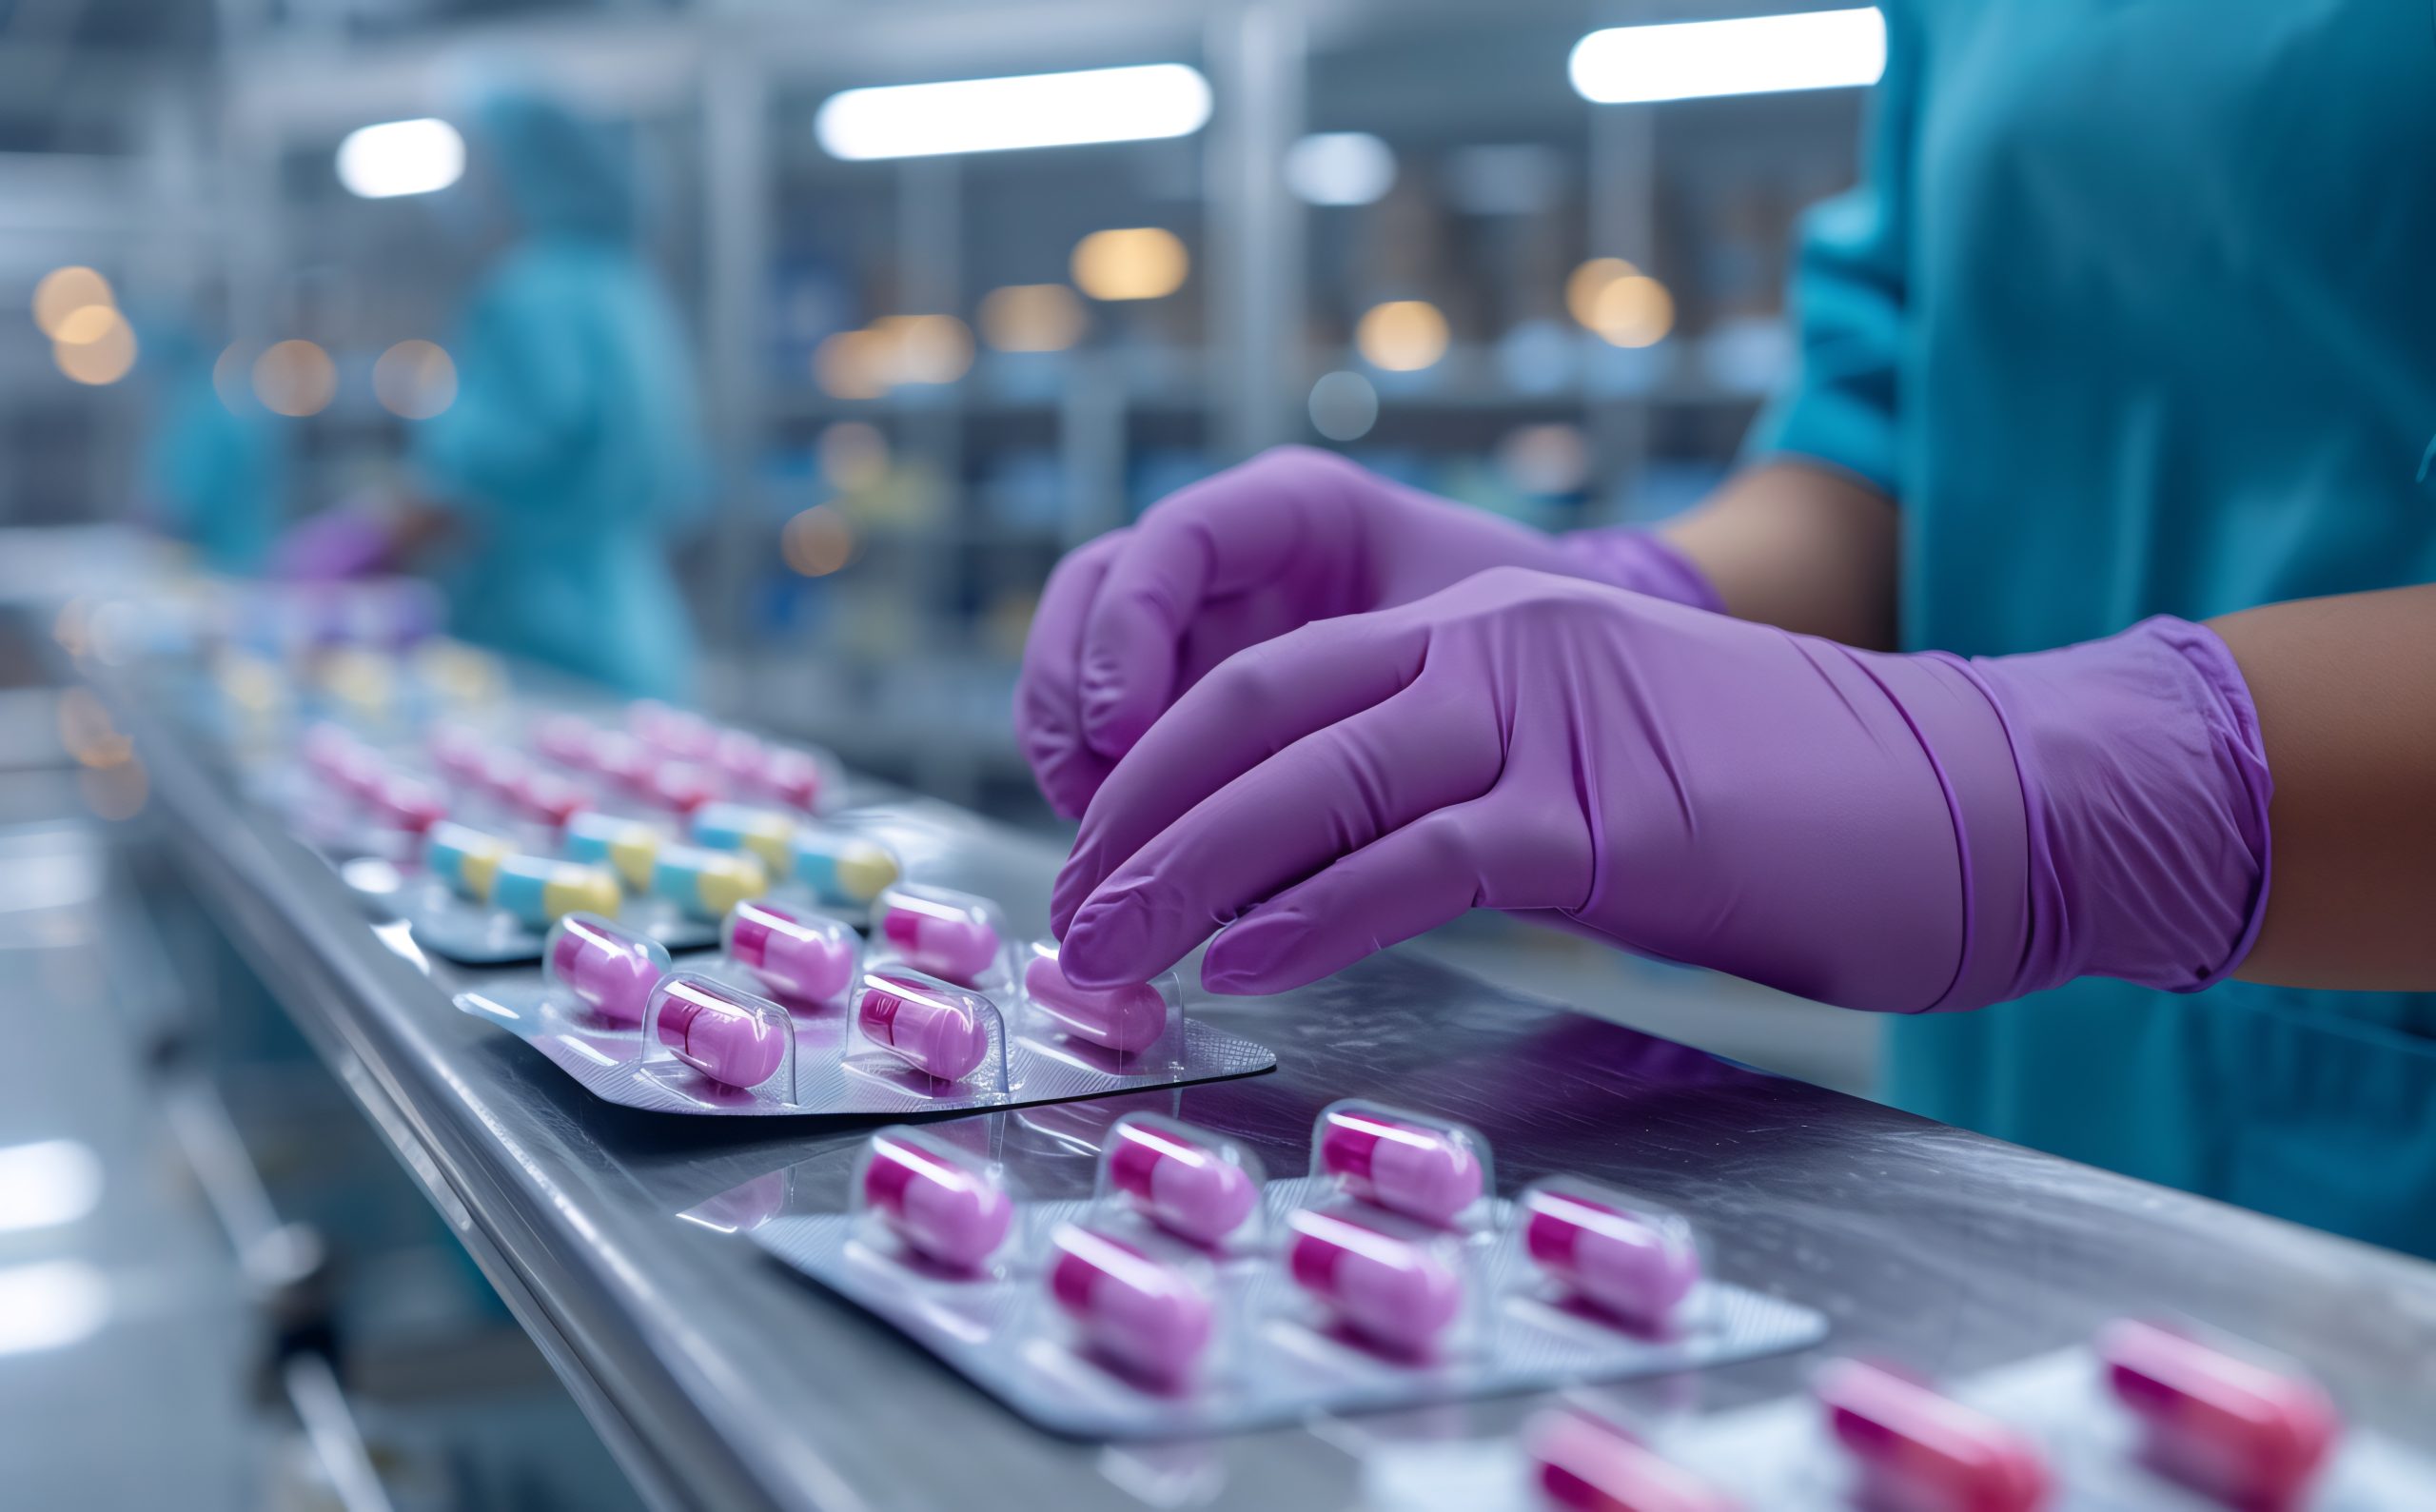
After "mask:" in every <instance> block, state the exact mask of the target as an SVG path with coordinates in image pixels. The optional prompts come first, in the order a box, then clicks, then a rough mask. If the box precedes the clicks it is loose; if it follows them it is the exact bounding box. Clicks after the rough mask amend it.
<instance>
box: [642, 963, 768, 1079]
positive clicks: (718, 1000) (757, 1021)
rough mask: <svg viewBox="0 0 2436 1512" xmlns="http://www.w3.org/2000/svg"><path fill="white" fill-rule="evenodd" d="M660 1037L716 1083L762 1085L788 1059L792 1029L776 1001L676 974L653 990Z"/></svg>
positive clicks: (669, 1047)
mask: <svg viewBox="0 0 2436 1512" xmlns="http://www.w3.org/2000/svg"><path fill="white" fill-rule="evenodd" d="M651 1001H653V1002H655V1003H657V1004H658V1017H657V1018H656V1019H654V1020H653V1022H654V1023H655V1024H656V1025H657V1026H658V1030H657V1032H658V1035H659V1042H660V1043H661V1044H662V1045H665V1046H667V1047H668V1049H669V1050H670V1051H672V1052H673V1053H674V1054H675V1055H676V1056H677V1058H678V1060H681V1061H683V1062H684V1063H685V1064H686V1065H688V1066H691V1067H693V1068H694V1069H695V1070H697V1071H700V1072H701V1073H702V1074H703V1075H705V1076H708V1077H709V1078H711V1080H713V1081H715V1082H722V1083H725V1084H726V1085H727V1086H730V1087H758V1086H760V1085H761V1084H762V1083H763V1082H766V1081H768V1080H769V1079H770V1078H771V1077H772V1076H773V1075H775V1074H776V1072H777V1070H778V1068H779V1067H780V1066H781V1065H783V1064H785V1062H786V1056H787V1039H788V1036H789V1035H791V1034H792V1033H793V1032H794V1031H793V1030H792V1029H791V1028H790V1027H789V1026H788V1024H787V1022H786V1015H785V1013H784V1012H783V1011H780V1010H778V1009H777V1008H776V1006H775V1005H772V1004H766V1003H759V1002H758V1001H757V1000H756V999H754V998H751V997H748V996H746V995H745V994H743V993H741V992H737V991H736V990H735V989H734V988H731V987H725V986H722V985H720V984H719V983H717V982H714V981H712V980H711V979H710V978H708V977H704V976H672V977H669V978H667V979H666V980H664V981H662V982H661V983H660V984H659V986H658V988H656V989H655V990H654V991H653V992H652V994H651Z"/></svg>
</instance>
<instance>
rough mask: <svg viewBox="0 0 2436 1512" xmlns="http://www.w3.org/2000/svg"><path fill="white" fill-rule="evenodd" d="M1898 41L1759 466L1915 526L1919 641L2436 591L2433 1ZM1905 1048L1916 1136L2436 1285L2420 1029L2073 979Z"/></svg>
mask: <svg viewBox="0 0 2436 1512" xmlns="http://www.w3.org/2000/svg"><path fill="white" fill-rule="evenodd" d="M1884 10H1885V11H1886V14H1887V19H1888V33H1889V35H1888V45H1889V53H1888V66H1887V71H1886V75H1885V78H1884V80H1883V81H1882V82H1881V84H1880V86H1879V88H1878V92H1877V97H1876V100H1875V101H1874V108H1873V119H1872V124H1871V127H1870V130H1869V134H1868V139H1867V144H1866V147H1865V154H1866V162H1865V166H1864V174H1863V182H1862V184H1861V185H1860V187H1857V188H1856V189H1855V190H1853V191H1852V192H1850V193H1848V194H1846V195H1844V196H1842V197H1841V198H1839V199H1837V200H1833V201H1830V202H1828V203H1827V204H1825V205H1823V206H1819V207H1818V208H1817V209H1816V210H1814V211H1813V212H1812V214H1811V216H1810V218H1809V219H1808V221H1807V222H1806V224H1805V226H1804V228H1803V233H1802V243H1801V246H1800V250H1799V256H1798V265H1797V268H1796V271H1795V275H1794V285H1793V290H1792V300H1793V304H1794V307H1795V309H1796V312H1797V321H1798V332H1799V350H1800V354H1801V355H1800V367H1799V371H1798V374H1797V376H1796V378H1795V380H1794V381H1793V382H1792V383H1790V384H1789V385H1788V386H1787V388H1786V389H1785V391H1784V392H1782V393H1781V394H1779V395H1778V399H1777V401H1776V403H1774V404H1772V405H1771V407H1770V409H1769V411H1768V412H1767V413H1766V414H1765V415H1764V416H1763V417H1762V420H1761V422H1760V425H1759V427H1758V430H1757V431H1756V432H1755V433H1754V436H1753V439H1752V449H1753V451H1754V452H1755V453H1756V454H1767V453H1789V454H1794V455H1798V456H1802V457H1807V458H1812V459H1816V460H1818V461H1824V462H1827V463H1829V464H1832V465H1833V466H1835V467H1837V468H1840V469H1842V470H1845V471H1847V472H1850V473H1852V474H1855V475H1857V476H1858V477H1860V478H1861V479H1864V480H1866V481H1869V482H1870V483H1872V484H1874V485H1876V487H1878V488H1880V489H1882V490H1884V491H1885V492H1886V493H1887V494H1888V495H1889V496H1890V497H1891V498H1893V499H1894V500H1895V501H1896V503H1897V505H1898V507H1899V508H1900V510H1901V515H1902V550H1903V557H1902V568H1901V620H1902V636H1903V640H1904V642H1905V644H1906V645H1907V646H1908V647H1910V648H1914V649H1924V648H1931V647H1935V648H1941V649H1945V650H1950V651H1955V652H1960V653H1964V654H1971V655H2003V654H2006V653H2010V652H2020V651H2032V650H2036V649H2040V648H2043V647H2050V646H2058V645H2064V644H2068V643H2071V642H2073V641H2079V640H2086V639H2090V638H2096V637H2101V636H2107V635H2111V634H2112V633H2114V632H2116V631H2118V630H2121V629H2123V628H2125V627H2126V626H2128V625H2130V624H2131V623H2132V622H2133V621H2135V620H2137V619H2141V618H2142V617H2144V616H2147V615H2152V614H2172V615H2180V616H2183V617H2185V618H2188V619H2206V618H2208V617H2210V616H2213V615H2221V614H2226V613H2229V612H2230V611H2233V610H2237V609H2243V608H2247V607H2249V606H2252V605H2256V604H2263V603H2270V602H2274V601H2277V600H2280V599H2301V598H2308V597H2310V596H2313V595H2321V594H2340V593H2351V592H2358V591H2362V590H2367V589H2375V588H2387V587H2394V586H2398V585H2403V584H2412V583H2425V582H2429V581H2436V478H2423V477H2422V467H2421V461H2422V458H2423V456H2424V455H2426V454H2427V453H2428V452H2429V439H2430V435H2431V433H2436V179H2431V178H2430V176H2429V174H2428V171H2427V169H2428V165H2429V163H2430V162H2431V160H2432V159H2431V151H2436V16H2431V8H2430V4H2429V0H1891V3H1888V4H1886V5H1885V6H1884ZM2430 759H2436V753H2431V754H2430ZM2429 927H2430V928H2431V929H2436V919H2431V920H2429ZM1889 1055H1890V1067H1889V1073H1888V1078H1889V1079H1888V1090H1889V1092H1890V1094H1891V1096H1892V1098H1893V1100H1894V1101H1896V1103H1898V1104H1900V1105H1901V1106H1903V1107H1906V1108H1909V1109H1915V1110H1916V1111H1918V1112H1920V1113H1923V1114H1926V1115H1928V1116H1930V1117H1932V1118H1936V1119H1940V1120H1943V1121H1945V1122H1948V1123H1954V1124H1960V1125H1965V1126H1968V1127H1970V1128H1974V1129H1983V1130H1985V1131H1987V1132H1989V1133H1992V1134H1994V1135H1997V1136H1999V1137H2002V1138H2005V1139H2011V1140H2015V1141H2018V1142H2020V1143H2023V1144H2027V1145H2033V1146H2036V1147H2038V1148H2040V1149H2049V1150H2053V1151H2054V1152H2056V1153H2057V1154H2061V1155H2066V1156H2070V1157H2073V1158H2074V1159H2078V1160H2083V1161H2088V1162H2092V1163H2093V1164H2097V1165H2102V1166H2109V1167H2112V1168H2115V1169H2117V1170H2122V1171H2127V1172H2130V1173H2131V1174H2133V1175H2137V1176H2143V1177H2146V1178H2148V1179H2150V1180H2152V1181H2158V1182H2163V1183H2167V1184H2169V1185H2171V1186H2175V1187H2180V1188H2187V1189H2189V1190H2191V1191H2197V1192H2203V1193H2207V1194H2209V1195H2210V1196H2215V1197H2221V1198H2224V1199H2227V1200H2229V1201H2231V1202H2236V1203H2241V1204H2243V1205H2245V1206H2248V1207H2251V1208H2259V1209H2262V1210H2264V1211H2267V1212H2270V1213H2276V1214H2279V1215H2282V1216H2284V1217H2288V1218H2292V1219H2296V1220H2299V1221H2300V1222H2303V1223H2308V1224H2313V1225H2316V1226H2318V1227H2323V1228H2329V1229H2333V1230H2335V1231H2337V1232H2341V1233H2346V1234H2350V1235H2354V1236H2356V1237H2359V1238H2362V1239H2367V1240H2370V1241H2373V1242H2376V1243H2379V1244H2385V1245H2390V1246H2393V1247H2397V1248H2401V1249H2406V1250H2411V1251H2414V1252H2416V1253H2419V1254H2423V1255H2436V996H2430V995H2424V994H2410V993H2383V992H2351V993H2344V992H2299V991H2292V990H2288V989H2278V988H2269V987H2256V986H2251V985H2249V984H2246V983H2239V982H2228V983H2225V984H2223V985H2221V986H2218V987H2216V988H2213V989H2210V991H2207V992H2199V993H2194V994H2190V995H2187V996H2178V995H2174V994H2171V993H2164V992H2150V991H2146V990H2143V989H2139V988H2135V987H2131V986H2129V985H2127V984H2124V983H2120V982H2114V981H2100V980H2087V981H2081V982H2076V983H2073V984H2072V985H2071V986H2068V987H2065V988H2062V989H2060V990H2058V991H2055V992H2046V993H2041V994H2039V995H2037V996H2034V997H2031V998H2027V999H2024V1000H2022V1001H2019V1002H2016V1003H2012V1004H2008V1005H2005V1006H2002V1007H1998V1008H1994V1009H1990V1010H1987V1011H1982V1012H1977V1013H1962V1014H1952V1015H1942V1016H1935V1017H1920V1018H1912V1019H1901V1020H1896V1021H1895V1022H1894V1023H1893V1024H1892V1025H1891V1045H1890V1050H1889Z"/></svg>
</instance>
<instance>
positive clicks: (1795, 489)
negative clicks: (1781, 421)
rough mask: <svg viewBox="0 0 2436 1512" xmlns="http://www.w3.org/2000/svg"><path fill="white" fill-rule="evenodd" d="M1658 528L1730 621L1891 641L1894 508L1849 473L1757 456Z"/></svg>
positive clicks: (1853, 641) (1867, 642)
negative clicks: (1708, 586)
mask: <svg viewBox="0 0 2436 1512" xmlns="http://www.w3.org/2000/svg"><path fill="white" fill-rule="evenodd" d="M1662 533H1663V534H1664V536H1665V537H1666V539H1667V540H1669V541H1671V542H1673V543H1674V544H1675V545H1676V546H1677V547H1678V548H1679V549H1680V550H1681V551H1682V553H1683V554H1684V555H1685V556H1687V557H1689V558H1690V559H1691V560H1693V562H1694V563H1695V564H1697V565H1698V566H1699V569H1700V571H1701V572H1702V573H1704V574H1705V575H1706V576H1707V577H1708V579H1709V581H1710V582H1711V584H1713V585H1714V586H1715V587H1716V589H1717V593H1718V597H1719V599H1722V600H1723V601H1724V603H1725V609H1726V612H1727V613H1728V614H1731V615H1733V616H1735V617H1736V618H1737V619H1756V620H1759V621H1762V622H1764V623H1767V624H1773V625H1778V626H1781V627H1783V628H1784V629H1787V630H1796V631H1800V632H1802V633H1803V634H1806V635H1816V636H1825V637H1826V638H1829V639H1831V640H1840V641H1842V642H1844V643H1845V644H1846V645H1852V646H1859V647H1862V648H1863V649H1866V650H1876V651H1883V650H1890V649H1892V648H1893V646H1894V643H1895V562H1896V513H1895V506H1894V504H1893V503H1892V502H1890V501H1888V500H1887V499H1886V498H1885V497H1884V496H1883V495H1881V494H1879V493H1877V492H1876V491H1875V490H1873V489H1871V488H1868V487H1866V486H1864V485H1863V484H1861V483H1859V482H1856V481H1854V480H1852V479H1850V478H1846V477H1844V476H1843V475H1841V474H1838V473H1834V472H1829V471H1827V470H1825V469H1823V468H1817V467H1810V466H1805V465H1803V464H1801V463H1798V462H1793V461H1769V462H1765V463H1762V464H1760V465H1758V466H1757V467H1752V468H1747V469H1745V470H1744V471H1743V472H1741V473H1739V474H1738V475H1736V476H1735V477H1734V478H1733V479H1732V480H1731V481H1728V482H1727V483H1726V485H1725V486H1724V487H1723V488H1720V489H1719V490H1718V492H1717V493H1716V494H1715V495H1713V496H1712V497H1711V498H1710V499H1709V500H1708V501H1707V502H1705V503H1703V504H1701V505H1700V506H1699V508H1697V509H1694V510H1692V511H1691V512H1690V513H1689V514H1686V515H1684V516H1682V517H1681V518H1680V519H1678V520H1673V521H1671V522H1670V523H1669V524H1668V525H1667V526H1666V527H1665V529H1664V531H1663V532H1662Z"/></svg>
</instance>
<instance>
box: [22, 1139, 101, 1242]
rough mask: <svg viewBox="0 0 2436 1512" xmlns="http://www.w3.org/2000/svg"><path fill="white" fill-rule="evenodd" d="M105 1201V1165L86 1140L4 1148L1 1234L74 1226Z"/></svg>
mask: <svg viewBox="0 0 2436 1512" xmlns="http://www.w3.org/2000/svg"><path fill="white" fill-rule="evenodd" d="M101 1200H102V1162H101V1159H100V1157H99V1156H97V1155H95V1154H94V1153H93V1148H92V1147H91V1146H90V1145H88V1144H86V1143H85V1142H83V1141H82V1140H76V1139H46V1140H42V1141H40V1142H38V1143H35V1144H31V1145H10V1146H9V1147H7V1148H6V1149H0V1232H5V1231H7V1230H10V1229H14V1228H49V1227H53V1226H55V1225H58V1224H72V1223H74V1222H75V1221H76V1220H77V1219H79V1218H82V1217H84V1216H85V1215H86V1214H87V1213H89V1212H91V1211H92V1210H93V1208H94V1205H95V1204H97V1203H99V1202H100V1201H101Z"/></svg>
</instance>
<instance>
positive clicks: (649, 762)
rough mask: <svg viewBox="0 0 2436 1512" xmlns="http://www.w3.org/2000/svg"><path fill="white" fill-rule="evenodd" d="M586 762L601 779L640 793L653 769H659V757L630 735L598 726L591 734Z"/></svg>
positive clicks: (628, 790) (647, 784) (648, 781)
mask: <svg viewBox="0 0 2436 1512" xmlns="http://www.w3.org/2000/svg"><path fill="white" fill-rule="evenodd" d="M585 765H587V766H588V767H590V768H591V770H592V771H593V772H595V773H597V774H599V776H600V777H601V778H602V779H603V780H605V781H607V782H609V783H611V784H613V785H615V786H617V787H619V788H622V789H623V790H625V791H626V792H628V793H641V792H643V791H644V790H645V789H646V788H647V787H648V786H649V785H650V782H651V775H652V773H653V772H655V771H657V770H658V766H659V758H658V756H653V755H652V754H651V749H650V748H649V747H648V746H646V745H644V744H643V743H642V742H641V741H640V740H638V739H636V738H635V737H634V736H630V735H626V734H624V733H623V732H621V731H617V730H600V731H596V732H595V733H594V734H593V736H592V749H591V751H590V752H589V753H588V754H587V759H586V762H585Z"/></svg>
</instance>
